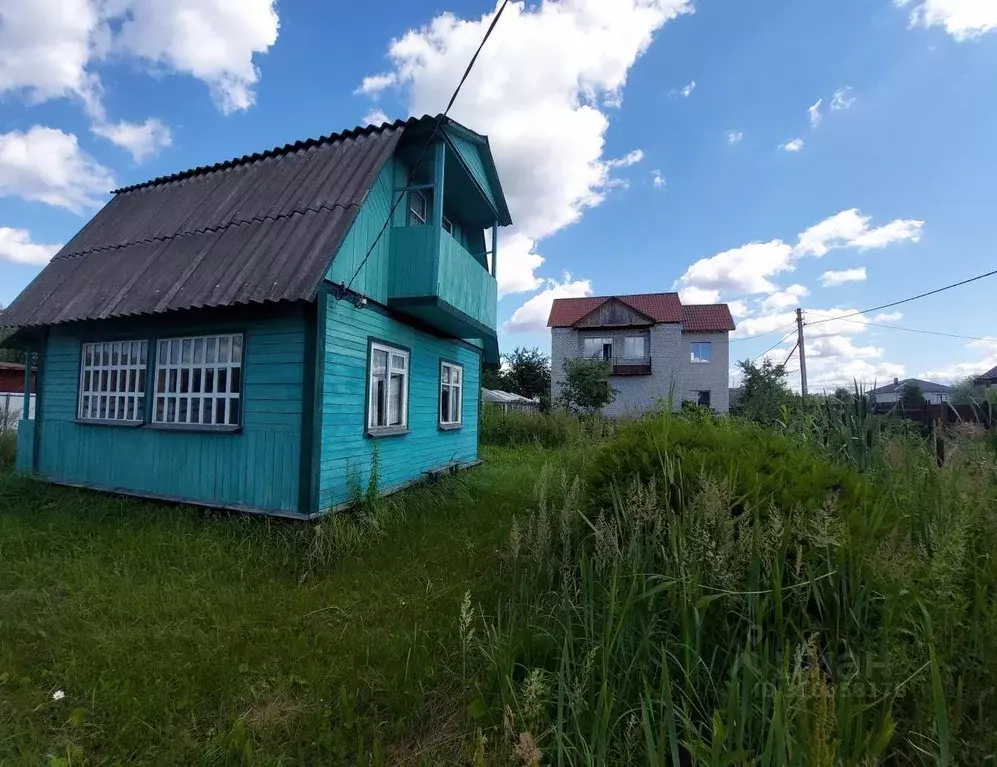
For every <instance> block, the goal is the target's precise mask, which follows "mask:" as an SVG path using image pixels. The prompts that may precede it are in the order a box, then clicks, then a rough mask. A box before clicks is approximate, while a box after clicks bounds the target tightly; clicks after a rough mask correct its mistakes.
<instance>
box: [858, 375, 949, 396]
mask: <svg viewBox="0 0 997 767" xmlns="http://www.w3.org/2000/svg"><path fill="white" fill-rule="evenodd" d="M909 383H912V384H917V385H918V386H919V387H920V389H921V391H922V392H923V393H924V394H944V393H946V392H949V391H952V387H951V386H945V384H939V383H932V382H931V381H922V380H921V379H920V378H904V379H903V380H902V381H897V382H896V383H891V384H887V385H886V386H880V387H879V388H877V389H873V390H871V391H870V392H869V394H893V393H895V392H899V391H902V390H903V388H904V386H906V385H907V384H909Z"/></svg>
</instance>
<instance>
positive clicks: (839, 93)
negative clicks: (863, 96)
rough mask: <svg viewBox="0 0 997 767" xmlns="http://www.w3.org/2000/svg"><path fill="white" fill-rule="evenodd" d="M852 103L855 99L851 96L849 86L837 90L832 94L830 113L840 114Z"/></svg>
mask: <svg viewBox="0 0 997 767" xmlns="http://www.w3.org/2000/svg"><path fill="white" fill-rule="evenodd" d="M854 103H855V97H854V96H852V88H851V86H847V87H845V88H838V90H836V91H835V92H834V97H833V98H832V99H831V111H832V112H840V111H841V110H843V109H850V108H851V106H852V104H854Z"/></svg>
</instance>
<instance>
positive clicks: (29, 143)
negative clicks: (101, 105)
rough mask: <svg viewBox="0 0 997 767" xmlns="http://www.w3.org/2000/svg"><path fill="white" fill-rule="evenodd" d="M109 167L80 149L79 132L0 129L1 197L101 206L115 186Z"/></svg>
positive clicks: (79, 208) (76, 210)
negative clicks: (77, 136) (4, 131)
mask: <svg viewBox="0 0 997 767" xmlns="http://www.w3.org/2000/svg"><path fill="white" fill-rule="evenodd" d="M114 185H115V184H114V179H113V177H112V176H111V172H110V171H109V170H108V169H107V168H105V167H104V166H102V165H101V164H100V163H98V162H97V161H96V160H94V159H93V158H92V157H91V156H90V155H88V154H87V153H86V152H84V151H83V150H82V149H80V147H79V144H78V143H77V140H76V136H74V135H73V134H71V133H63V132H62V131H60V130H56V129H55V128H44V127H42V126H39V125H36V126H34V127H33V128H31V129H30V130H29V131H27V132H26V133H25V132H21V131H11V132H10V133H0V197H11V196H19V197H23V198H24V199H25V200H31V201H37V202H44V203H48V204H49V205H55V206H58V207H63V208H68V209H69V210H71V211H73V212H74V213H83V212H84V211H86V210H87V209H90V208H96V207H99V206H100V205H101V204H102V203H103V198H104V197H105V196H106V195H107V193H108V192H109V191H110V190H111V189H112V188H113V187H114Z"/></svg>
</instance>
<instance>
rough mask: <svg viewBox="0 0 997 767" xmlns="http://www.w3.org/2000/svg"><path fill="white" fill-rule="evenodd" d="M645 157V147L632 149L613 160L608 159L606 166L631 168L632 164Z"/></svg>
mask: <svg viewBox="0 0 997 767" xmlns="http://www.w3.org/2000/svg"><path fill="white" fill-rule="evenodd" d="M643 159H644V150H643V149H632V150H631V151H629V152H627V153H626V154H625V155H623V157H617V158H615V159H613V160H606V166H607V167H610V168H629V167H630V166H631V165H636V164H637V163H639V162H640V161H641V160H643Z"/></svg>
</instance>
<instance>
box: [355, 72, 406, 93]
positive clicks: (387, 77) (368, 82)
mask: <svg viewBox="0 0 997 767" xmlns="http://www.w3.org/2000/svg"><path fill="white" fill-rule="evenodd" d="M397 84H398V76H397V75H396V74H395V73H394V72H385V73H383V74H380V75H368V76H367V77H365V78H364V79H363V82H361V83H360V87H359V88H357V89H356V90H355V91H354V93H357V94H361V93H362V94H364V95H366V96H377V95H378V94H380V92H381V91H383V90H385V89H387V88H390V87H391V86H393V85H397Z"/></svg>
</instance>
